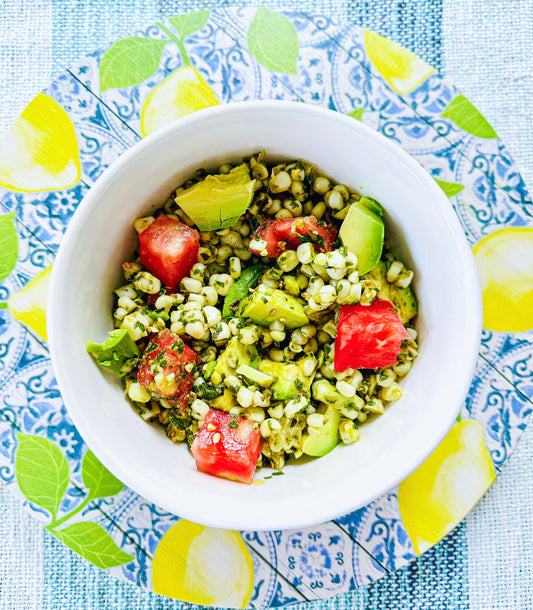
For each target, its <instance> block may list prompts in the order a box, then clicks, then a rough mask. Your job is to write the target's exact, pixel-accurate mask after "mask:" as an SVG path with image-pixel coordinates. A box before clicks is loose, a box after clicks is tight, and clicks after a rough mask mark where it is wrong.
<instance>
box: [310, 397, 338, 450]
mask: <svg viewBox="0 0 533 610" xmlns="http://www.w3.org/2000/svg"><path fill="white" fill-rule="evenodd" d="M340 421H341V416H340V413H339V411H337V409H335V407H333V406H331V405H330V406H328V408H327V409H326V412H325V413H324V425H323V426H322V428H321V429H320V433H319V434H313V435H312V436H310V435H309V434H304V436H303V441H302V449H303V452H304V453H305V454H306V455H311V456H313V457H322V456H323V455H326V453H329V452H330V451H333V449H335V447H336V446H337V445H338V444H339V442H340V440H341V439H340V436H339V424H340Z"/></svg>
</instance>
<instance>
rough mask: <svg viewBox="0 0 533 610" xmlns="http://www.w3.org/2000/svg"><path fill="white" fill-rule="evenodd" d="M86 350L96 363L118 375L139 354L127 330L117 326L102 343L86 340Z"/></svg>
mask: <svg viewBox="0 0 533 610" xmlns="http://www.w3.org/2000/svg"><path fill="white" fill-rule="evenodd" d="M87 352H88V353H89V354H91V356H93V357H94V358H95V359H96V361H97V362H98V364H99V365H100V366H101V367H102V368H104V369H107V370H108V371H111V372H113V373H116V374H117V375H119V376H120V377H123V376H124V375H126V374H127V373H128V372H129V370H130V369H131V367H132V366H133V365H134V364H135V363H136V362H137V360H138V358H139V357H140V355H141V352H140V351H139V348H138V347H137V345H136V344H135V341H134V340H133V339H132V338H131V335H130V333H129V331H128V330H126V329H125V328H117V329H116V330H112V331H110V333H109V337H108V338H107V339H106V340H105V341H104V342H103V343H93V342H92V341H87Z"/></svg>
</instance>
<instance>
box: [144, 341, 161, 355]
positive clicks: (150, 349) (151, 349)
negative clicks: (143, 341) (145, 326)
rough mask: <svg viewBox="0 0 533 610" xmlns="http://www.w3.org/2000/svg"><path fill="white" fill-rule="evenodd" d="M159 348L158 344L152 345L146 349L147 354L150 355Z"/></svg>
mask: <svg viewBox="0 0 533 610" xmlns="http://www.w3.org/2000/svg"><path fill="white" fill-rule="evenodd" d="M157 348H158V345H157V343H150V345H149V346H148V347H147V348H146V349H145V353H147V354H149V353H151V352H153V351H154V350H156V349H157Z"/></svg>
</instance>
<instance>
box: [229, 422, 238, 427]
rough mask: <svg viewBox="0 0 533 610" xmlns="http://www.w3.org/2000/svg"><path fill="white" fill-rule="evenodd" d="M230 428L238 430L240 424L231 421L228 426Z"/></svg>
mask: <svg viewBox="0 0 533 610" xmlns="http://www.w3.org/2000/svg"><path fill="white" fill-rule="evenodd" d="M228 427H229V428H238V427H239V424H238V423H237V422H236V421H230V422H229V424H228Z"/></svg>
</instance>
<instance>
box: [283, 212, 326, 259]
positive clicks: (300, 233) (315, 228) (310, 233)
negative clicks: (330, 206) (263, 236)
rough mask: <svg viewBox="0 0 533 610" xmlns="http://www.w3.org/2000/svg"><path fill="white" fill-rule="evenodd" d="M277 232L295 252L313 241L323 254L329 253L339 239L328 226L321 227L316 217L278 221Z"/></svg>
mask: <svg viewBox="0 0 533 610" xmlns="http://www.w3.org/2000/svg"><path fill="white" fill-rule="evenodd" d="M275 222H276V225H275V230H276V233H277V234H278V236H279V238H280V240H281V241H284V242H285V243H286V244H288V246H290V248H289V247H288V248H287V249H291V250H295V249H296V248H297V247H298V246H299V245H300V244H302V243H304V241H311V242H312V243H313V244H315V246H318V248H319V249H320V250H322V251H323V252H329V251H330V250H331V249H332V247H333V242H334V241H335V238H336V237H337V231H336V230H335V229H334V228H333V227H329V226H328V225H323V226H321V225H319V224H318V220H317V219H316V218H315V217H314V216H298V217H297V218H284V219H282V220H276V221H275Z"/></svg>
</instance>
